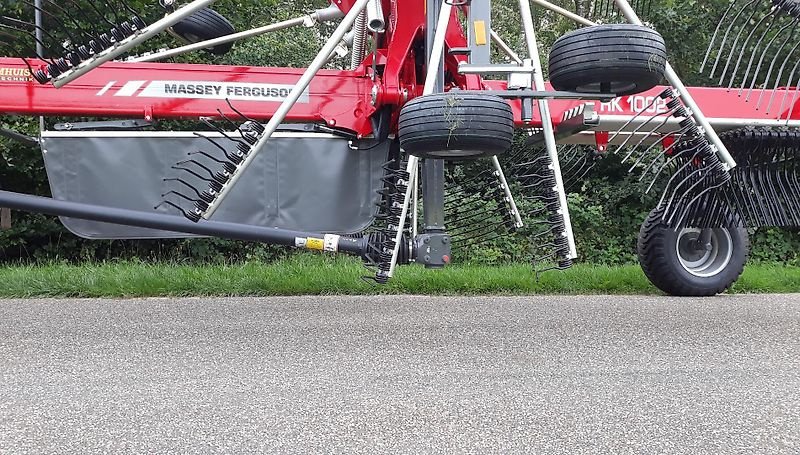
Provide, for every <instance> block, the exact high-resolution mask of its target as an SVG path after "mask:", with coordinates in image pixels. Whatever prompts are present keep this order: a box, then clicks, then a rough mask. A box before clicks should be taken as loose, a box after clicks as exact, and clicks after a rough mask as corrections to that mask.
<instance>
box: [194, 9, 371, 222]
mask: <svg viewBox="0 0 800 455" xmlns="http://www.w3.org/2000/svg"><path fill="white" fill-rule="evenodd" d="M368 1H369V0H357V1H356V3H355V4H354V5H353V8H351V9H350V11H349V12H348V13H347V15H346V16H345V17H344V19H342V22H341V23H339V26H338V27H337V28H336V30H335V31H334V32H333V35H332V36H331V37H330V38H329V39H328V42H327V43H325V45H324V46H323V47H322V50H321V51H319V53H318V54H317V56H316V57H315V58H314V61H313V62H311V65H309V67H308V68H307V69H306V71H305V72H304V73H303V75H302V76H301V77H300V80H299V81H297V84H295V86H294V87H293V88H292V90H291V92H289V95H288V96H287V97H286V99H285V100H284V101H283V103H281V105H280V106H278V109H277V110H276V111H275V115H273V116H272V118H270V119H269V122H267V124H266V125H265V126H264V132H263V133H262V135H261V138H260V139H259V140H258V142H256V143H255V144H254V145H253V148H252V150H251V151H250V153H249V154H248V155H247V158H245V160H244V161H243V162H242V163H241V164H240V165H239V167H238V169H237V171H236V172H235V173H234V174H233V175H232V176H231V179H230V180H229V181H228V183H227V184H226V185H225V186H224V187H223V188H222V191H221V192H220V194H219V196H218V197H217V198H216V199H215V200H214V202H213V203H212V204H211V205H210V206H209V208H208V210H206V212H205V213H204V214H203V218H204V219H206V220H207V219H209V218H211V217H212V216H213V215H214V212H216V211H217V209H218V208H219V206H220V204H221V203H222V202H223V201H224V200H225V198H226V197H228V194H230V191H231V189H232V188H233V187H234V186H235V185H236V182H238V181H239V179H240V178H241V177H242V174H243V173H244V172H245V171H246V170H247V168H248V167H249V166H250V164H252V162H253V160H255V158H256V156H258V154H259V153H261V151H262V150H264V148H265V147H266V145H267V142H269V140H270V138H271V137H272V135H273V134H274V133H275V131H277V130H278V127H279V126H281V123H283V121H284V120H285V119H286V116H287V115H288V114H289V111H290V110H291V109H292V107H294V105H295V104H297V100H299V99H300V97H301V96H302V95H303V93H304V92H305V91H306V89H307V88H308V86H309V85H310V84H311V80H312V79H314V76H316V75H317V73H318V72H319V70H320V69H322V67H323V66H325V63H326V62H327V61H328V59H330V56H331V54H333V52H334V51H335V50H336V47H337V46H338V45H339V43H340V42H341V41H342V38H344V36H345V35H346V34H347V32H348V30H350V28H351V27H352V26H353V24H354V23H355V21H356V19H357V18H358V16H359V14H361V12H362V11H363V10H364V8H365V7H366V5H367V2H368Z"/></svg>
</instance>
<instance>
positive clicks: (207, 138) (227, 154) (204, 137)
mask: <svg viewBox="0 0 800 455" xmlns="http://www.w3.org/2000/svg"><path fill="white" fill-rule="evenodd" d="M194 135H195V136H197V137H201V138H203V139H205V140H207V141H208V142H210V143H211V144H213V145H214V147H216V148H218V149H220V150H221V151H222V153H224V154H225V157H226V158H228V160H230V161H234V157H233V155H231V154H229V153H228V151H227V150H226V149H225V147H223V146H221V145H219V144H217V143H216V141H214V139H211V138H210V137H208V136H206V135H204V134H200V133H198V132H194Z"/></svg>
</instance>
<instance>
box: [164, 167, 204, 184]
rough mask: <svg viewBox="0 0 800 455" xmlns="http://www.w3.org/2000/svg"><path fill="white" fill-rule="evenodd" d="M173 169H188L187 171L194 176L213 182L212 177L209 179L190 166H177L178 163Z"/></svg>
mask: <svg viewBox="0 0 800 455" xmlns="http://www.w3.org/2000/svg"><path fill="white" fill-rule="evenodd" d="M172 169H175V170H176V171H186V172H188V173H190V174H192V175H193V176H195V177H197V178H199V179H200V180H202V181H204V182H208V183H211V182H213V180H211V179H209V178H207V177H203V176H202V175H200V174H198V173H197V172H195V171H193V170H192V169H189V168H188V167H181V166H177V165H176V166H172Z"/></svg>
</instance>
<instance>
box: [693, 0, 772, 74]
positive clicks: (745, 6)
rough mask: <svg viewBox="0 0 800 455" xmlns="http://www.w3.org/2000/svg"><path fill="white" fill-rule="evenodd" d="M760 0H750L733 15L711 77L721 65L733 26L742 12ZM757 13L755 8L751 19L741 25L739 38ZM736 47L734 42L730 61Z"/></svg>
mask: <svg viewBox="0 0 800 455" xmlns="http://www.w3.org/2000/svg"><path fill="white" fill-rule="evenodd" d="M758 1H759V0H750V2H749V3H747V4H746V5H744V6H743V7H742V8H741V9H740V10H739V12H738V13H736V15H735V16H734V17H733V19H732V20H731V21H730V25H729V26H728V29H727V30H725V35H724V36H723V37H722V42H721V44H720V46H719V53H718V54H717V58H716V60H715V61H714V66H713V67H712V68H711V74H710V76H711V77H714V75H715V74H716V73H717V67H718V66H719V62H720V61H721V60H722V55H723V52H724V51H725V44H726V43H727V42H728V36H729V35H730V33H731V30H733V27H734V26H735V25H736V22H737V21H738V20H739V17H741V15H742V13H744V12H745V11H747V10H749V9H750V7H751V6H753V4H755V3H756V2H758ZM755 14H756V9H754V10H753V13H752V14H751V16H750V19H747V20H746V21H745V22H744V24H742V25H741V27H742V30H740V31H739V33H738V34H737V40H738V37H739V36H740V35H741V33H742V31H743V30H744V27H745V25H747V24H748V23H749V22H750V20H751V19H752V17H753V16H755ZM735 48H736V45H735V43H734V44H733V45H732V46H731V53H730V54H729V59H728V60H729V61H730V56H732V55H733V49H735ZM704 66H705V65H704Z"/></svg>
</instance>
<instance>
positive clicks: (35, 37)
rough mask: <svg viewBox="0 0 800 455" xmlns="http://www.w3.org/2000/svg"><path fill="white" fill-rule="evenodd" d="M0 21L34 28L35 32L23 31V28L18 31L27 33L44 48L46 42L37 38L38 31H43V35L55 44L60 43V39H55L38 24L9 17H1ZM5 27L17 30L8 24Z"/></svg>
mask: <svg viewBox="0 0 800 455" xmlns="http://www.w3.org/2000/svg"><path fill="white" fill-rule="evenodd" d="M0 20H2V21H7V22H11V23H15V24H19V25H27V26H30V27H33V29H34V31H30V30H25V29H21V28H19V29H17V30H18V31H20V32H22V33H27V34H28V35H30V36H31V37H32V38H33V39H35V40H36V41H37V42H39V43H41V44H42V45H43V46H44V42H42V41H39V40H38V39H37V36H36V30H39V31H41V32H42V34H43V35H46V36H47V37H48V38H50V39H51V40H53V42H56V43H57V42H58V38H56V37H54V36H53V35H51V34H50V33H49V32H48V31H47V30H45V29H44V28H42V27H39V26H38V25H36V24H34V23H32V22H27V21H23V20H20V19H15V18H13V17H9V16H0ZM4 25H6V26H7V27H9V28H16V27H13V26H10V25H8V24H4ZM45 47H48V46H45Z"/></svg>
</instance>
